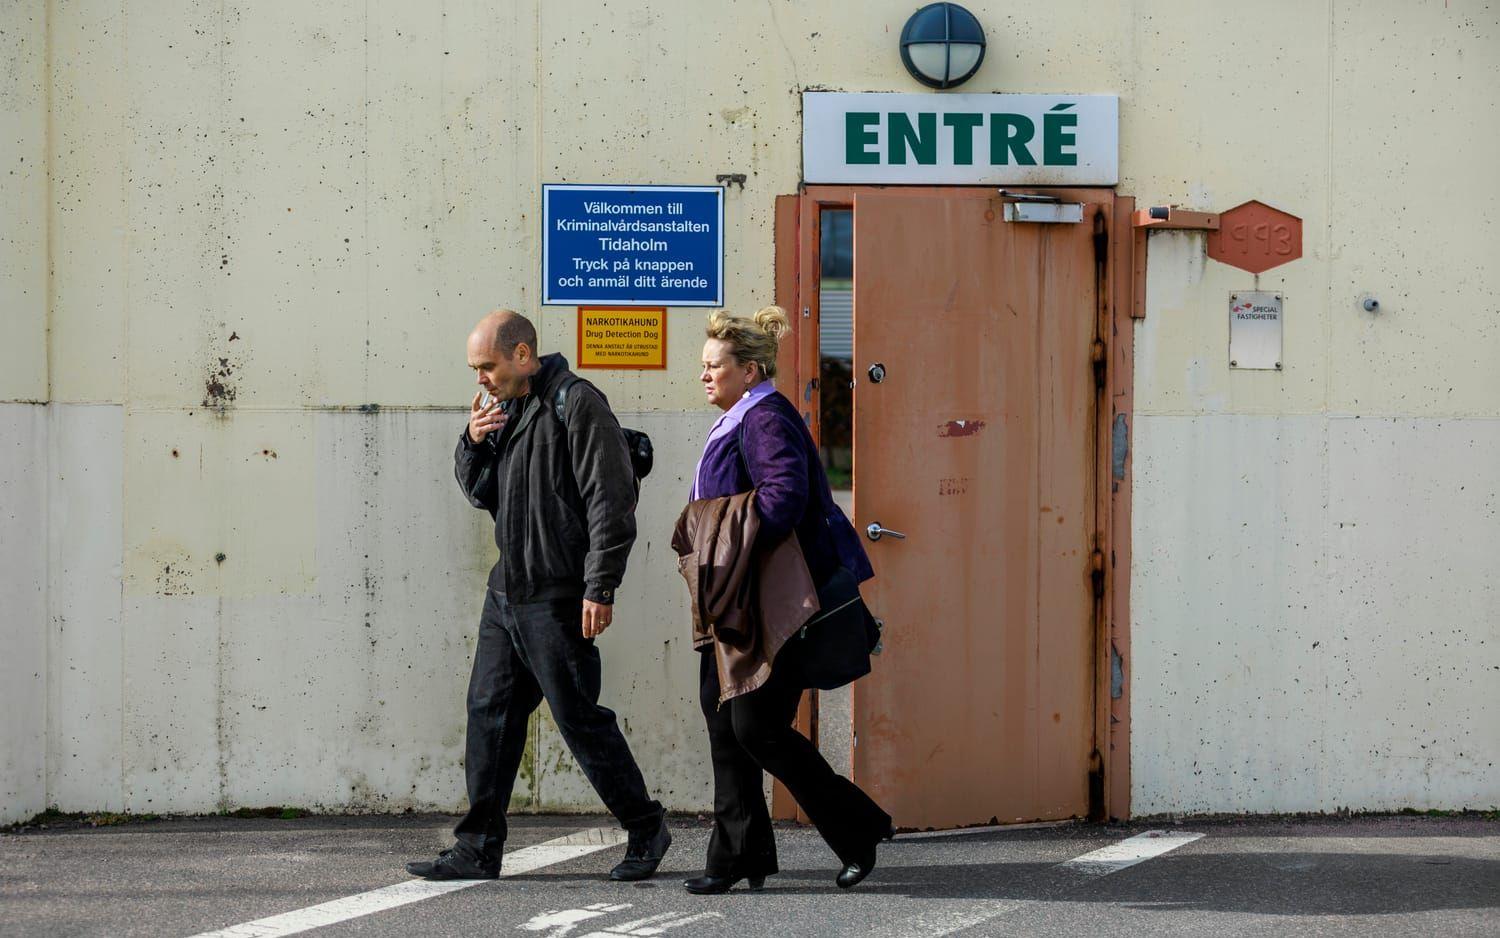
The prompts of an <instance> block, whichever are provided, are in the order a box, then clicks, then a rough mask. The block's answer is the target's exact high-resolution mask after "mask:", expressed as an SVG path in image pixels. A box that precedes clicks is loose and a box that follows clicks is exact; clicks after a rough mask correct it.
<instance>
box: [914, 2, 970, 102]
mask: <svg viewBox="0 0 1500 938" xmlns="http://www.w3.org/2000/svg"><path fill="white" fill-rule="evenodd" d="M984 47H985V41H984V28H983V27H981V26H980V25H979V20H977V19H975V18H974V14H972V13H970V12H969V11H968V10H966V9H964V8H963V7H961V6H959V5H958V4H956V3H929V4H928V5H927V6H925V7H922V8H921V9H920V10H918V11H917V12H915V13H913V14H912V15H911V18H910V19H908V20H907V21H906V26H905V27H904V28H903V29H902V30H901V62H902V64H903V65H905V66H906V70H907V71H908V72H910V73H911V75H912V77H913V78H915V79H916V80H917V81H920V82H921V83H922V84H924V85H926V86H928V87H929V88H952V87H954V86H955V85H959V84H962V83H963V82H965V81H968V80H969V78H971V77H972V76H973V75H974V73H975V72H977V71H979V65H980V63H981V62H983V61H984Z"/></svg>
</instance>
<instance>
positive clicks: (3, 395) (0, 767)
mask: <svg viewBox="0 0 1500 938" xmlns="http://www.w3.org/2000/svg"><path fill="white" fill-rule="evenodd" d="M46 36H47V18H46V4H45V2H44V0H27V2H16V3H12V4H8V5H7V6H6V7H5V9H4V11H3V12H0V63H4V64H3V65H0V641H3V642H4V644H5V653H4V654H3V655H0V752H3V753H4V755H5V757H4V759H3V760H0V823H4V822H6V821H10V820H13V819H15V818H20V817H25V816H29V815H31V814H34V813H36V812H37V811H40V810H42V809H43V808H44V807H46V804H47V779H46V735H47V709H46V693H47V672H48V661H47V621H48V620H47V541H46V537H45V531H46V528H47V471H46V467H47V442H48V437H47V417H46V413H45V408H44V407H43V406H42V404H41V403H40V402H41V401H45V400H46V398H47V214H48V211H47V210H48V200H47V153H48V149H47V99H48V94H47V89H48V83H47V58H46V50H47V43H46Z"/></svg>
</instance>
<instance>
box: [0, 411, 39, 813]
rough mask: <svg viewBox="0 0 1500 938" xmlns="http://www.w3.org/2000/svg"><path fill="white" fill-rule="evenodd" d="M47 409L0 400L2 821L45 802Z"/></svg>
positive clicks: (0, 746)
mask: <svg viewBox="0 0 1500 938" xmlns="http://www.w3.org/2000/svg"><path fill="white" fill-rule="evenodd" d="M47 430H48V427H47V414H46V409H45V408H43V407H42V406H41V405H38V404H0V571H4V576H0V636H3V637H4V641H5V654H3V655H0V688H4V698H3V703H4V705H3V706H0V749H3V750H4V752H5V759H4V760H3V761H0V824H8V823H12V822H14V821H19V820H23V819H25V818H28V817H31V816H32V815H33V814H36V813H37V812H39V811H41V810H42V809H44V808H45V807H47V770H46V767H47V666H48V662H47V549H46V545H45V543H44V538H43V537H42V532H45V531H46V530H47V473H46V465H47Z"/></svg>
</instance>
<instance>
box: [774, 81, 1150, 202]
mask: <svg viewBox="0 0 1500 938" xmlns="http://www.w3.org/2000/svg"><path fill="white" fill-rule="evenodd" d="M1119 150H1120V119H1119V99H1118V98H1117V97H1115V96H1114V95H1049V94H944V95H936V94H896V93H884V92H868V93H854V92H841V91H809V92H806V93H804V94H803V95H802V177H803V180H804V181H805V182H810V183H855V184H859V183H876V184H879V183H886V184H903V183H905V184H927V185H1031V186H1066V185H1074V186H1112V185H1114V184H1115V183H1117V182H1118V181H1119Z"/></svg>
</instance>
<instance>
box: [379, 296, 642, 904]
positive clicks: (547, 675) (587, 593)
mask: <svg viewBox="0 0 1500 938" xmlns="http://www.w3.org/2000/svg"><path fill="white" fill-rule="evenodd" d="M468 356H469V367H470V368H472V369H473V370H474V373H475V377H476V380H477V381H478V383H479V385H480V390H478V391H476V392H475V394H474V401H473V403H472V404H471V405H470V412H469V425H468V426H467V427H466V428H464V432H463V433H462V434H461V435H460V437H459V441H458V450H457V452H456V454H455V457H454V458H455V463H456V467H455V472H456V475H457V476H458V484H459V487H460V488H462V489H463V491H464V494H465V495H466V496H468V499H469V501H470V502H471V503H473V505H474V507H476V508H483V509H485V510H487V511H489V513H490V514H491V515H493V516H494V519H495V544H496V546H498V547H499V548H500V559H499V561H498V562H497V563H496V564H495V567H494V569H493V570H491V571H490V577H489V588H488V590H487V591H486V593H485V600H484V612H483V613H482V614H481V616H480V620H479V642H478V644H477V645H476V647H475V650H474V671H473V674H472V675H471V676H470V678H469V696H468V707H469V725H468V738H467V741H466V744H465V766H464V770H465V776H466V781H467V783H468V789H469V813H468V814H466V815H464V817H463V819H462V820H461V821H459V822H458V826H457V827H456V828H455V829H454V834H455V835H456V837H457V843H455V844H454V845H453V847H451V848H449V849H448V850H444V851H443V852H442V853H440V854H439V855H438V857H437V859H436V860H424V861H421V862H416V863H408V864H407V865H406V868H407V870H408V871H409V872H410V873H411V874H412V875H414V876H421V877H423V878H425V879H493V878H495V877H496V876H498V875H499V873H500V864H501V856H502V853H503V849H504V845H505V836H506V823H505V811H506V808H507V807H508V806H509V804H510V794H511V789H512V788H513V787H514V785H515V781H516V770H517V769H518V768H519V767H520V764H521V753H522V751H523V750H524V749H525V747H526V721H527V718H528V717H530V716H531V713H532V711H534V710H535V709H536V708H537V706H538V705H539V704H540V703H541V702H542V700H544V699H545V700H546V701H547V704H548V706H549V707H550V708H551V710H552V717H553V719H554V720H556V722H557V728H558V729H559V730H560V731H561V732H562V737H563V740H564V741H565V742H566V743H567V744H568V748H569V749H570V750H572V752H573V757H574V758H575V759H576V760H578V766H579V768H581V769H582V770H583V773H584V775H585V776H587V777H588V780H589V782H590V783H591V784H592V785H593V786H594V790H595V791H597V792H598V793H599V797H600V798H601V799H603V801H604V804H605V805H606V806H607V807H608V808H609V810H610V811H611V813H613V814H614V816H615V817H616V818H617V819H619V821H620V824H621V826H623V827H624V828H625V830H626V831H628V832H629V834H630V837H629V842H628V844H627V846H626V849H625V859H624V860H622V861H621V862H620V864H619V865H617V866H616V867H615V868H614V870H613V871H611V873H610V879H614V880H638V879H647V878H648V877H650V876H651V875H652V874H654V873H655V872H656V868H657V866H659V865H660V864H661V859H662V857H663V856H664V855H665V854H666V852H667V847H668V846H670V845H671V843H672V835H671V833H670V832H669V831H668V830H667V824H666V815H665V812H664V811H663V810H662V806H661V803H660V802H657V801H653V800H652V799H651V798H650V796H649V795H647V794H646V783H645V781H644V780H643V779H642V778H641V770H640V768H638V767H637V766H636V762H635V757H634V756H632V755H631V753H630V746H629V745H628V744H627V743H626V742H625V737H624V736H623V735H622V734H621V733H620V727H619V725H618V723H617V722H616V721H615V715H614V712H613V711H611V710H609V709H608V708H606V707H601V706H600V705H599V671H600V668H599V650H598V649H597V648H595V647H594V639H595V638H597V637H598V636H599V635H600V634H602V633H603V632H604V630H605V629H608V628H609V626H610V623H611V622H613V621H614V602H615V591H616V590H617V589H619V586H620V581H621V579H623V578H624V576H625V559H626V557H627V556H628V555H629V554H630V547H631V545H632V544H633V543H634V542H635V494H636V492H635V474H634V472H633V471H632V469H631V465H630V455H629V452H628V451H627V449H626V445H625V437H624V435H623V434H622V433H621V431H620V424H619V423H618V422H617V421H616V420H615V415H614V414H613V413H612V412H611V411H610V409H609V403H608V402H607V401H606V400H605V399H604V395H603V394H601V393H600V392H599V390H598V389H597V388H595V387H594V386H593V385H592V384H590V383H588V382H587V381H584V380H583V379H582V378H579V377H578V376H577V375H575V374H573V373H572V372H571V371H569V370H568V363H567V361H566V360H565V359H564V358H563V357H562V356H561V355H557V354H552V355H542V356H540V357H539V356H538V355H537V341H536V328H535V327H534V326H532V324H531V322H530V320H528V319H527V318H526V317H525V316H522V315H520V314H519V313H516V312H513V311H511V310H497V311H495V312H493V313H490V314H489V315H488V316H486V317H484V319H483V320H481V321H480V323H479V325H478V326H476V327H475V329H474V331H473V333H472V334H470V336H469V345H468ZM487 397H488V399H486V398H487Z"/></svg>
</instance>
